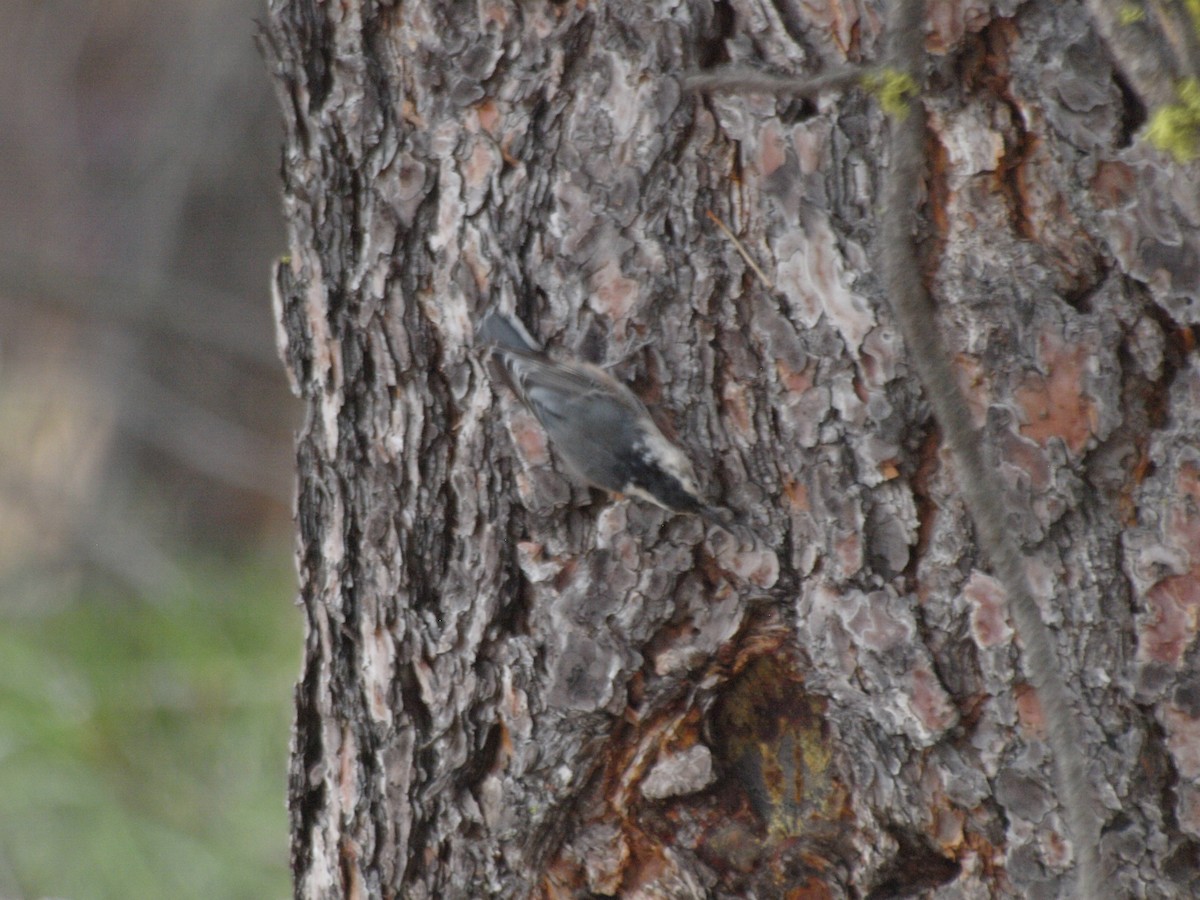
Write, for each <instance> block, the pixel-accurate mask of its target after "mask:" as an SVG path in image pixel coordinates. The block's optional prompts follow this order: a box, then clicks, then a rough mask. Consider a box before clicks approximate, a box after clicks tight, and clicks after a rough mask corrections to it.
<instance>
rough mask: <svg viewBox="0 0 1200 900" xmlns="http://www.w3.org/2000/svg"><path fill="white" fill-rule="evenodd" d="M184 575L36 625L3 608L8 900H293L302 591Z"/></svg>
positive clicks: (232, 570)
mask: <svg viewBox="0 0 1200 900" xmlns="http://www.w3.org/2000/svg"><path fill="white" fill-rule="evenodd" d="M188 577H189V584H188V585H186V586H177V587H175V588H170V587H168V588H166V589H165V590H164V592H163V595H162V596H159V597H154V598H151V599H147V598H144V597H134V596H122V595H120V594H119V593H117V592H116V591H113V590H111V589H109V590H102V591H96V592H89V593H88V594H87V596H83V597H79V598H78V599H77V601H76V602H72V603H68V604H64V605H63V607H62V608H61V609H59V610H56V611H55V612H53V613H51V614H47V615H44V616H30V615H29V614H28V613H26V614H24V615H22V616H20V617H15V616H6V613H5V609H4V606H3V604H2V602H0V897H4V898H6V900H8V898H21V897H30V898H33V897H42V896H50V897H62V898H70V900H90V898H107V897H113V898H135V900H136V898H143V897H144V898H160V897H172V898H192V897H195V898H212V897H219V898H231V900H235V898H242V897H245V898H255V900H261V898H273V897H286V896H289V895H290V893H291V889H290V884H289V880H288V872H287V865H286V863H287V817H286V813H285V809H284V796H285V771H286V764H287V737H288V726H289V722H290V719H291V685H292V682H293V681H294V679H295V676H296V673H297V671H298V668H299V661H300V648H301V617H300V614H299V612H298V611H297V610H296V609H295V608H294V607H293V605H292V602H291V598H292V596H293V595H294V582H295V578H294V575H293V574H292V572H291V569H290V564H289V562H288V560H287V559H286V558H284V559H279V558H276V559H274V560H272V561H270V562H263V561H261V560H251V561H248V562H245V563H240V564H231V563H229V562H225V563H222V564H213V563H209V564H204V565H195V566H193V567H192V568H191V569H190V571H189V572H188Z"/></svg>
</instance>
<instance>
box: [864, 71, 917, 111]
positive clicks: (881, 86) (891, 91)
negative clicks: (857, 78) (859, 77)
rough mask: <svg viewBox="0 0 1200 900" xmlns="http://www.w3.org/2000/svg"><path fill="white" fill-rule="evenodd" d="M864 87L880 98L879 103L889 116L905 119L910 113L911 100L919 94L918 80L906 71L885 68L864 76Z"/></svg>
mask: <svg viewBox="0 0 1200 900" xmlns="http://www.w3.org/2000/svg"><path fill="white" fill-rule="evenodd" d="M863 87H865V88H866V89H867V90H868V91H870V92H871V93H872V94H874V95H875V96H876V97H877V98H879V105H880V106H882V107H883V111H884V112H885V113H887V114H888V115H889V116H895V117H896V118H898V119H903V118H904V117H905V116H907V115H908V104H909V101H910V100H911V99H912V98H913V97H915V96H917V82H916V81H915V80H914V79H913V77H912V76H911V75H909V74H907V73H906V72H898V71H897V70H895V69H884V70H883V71H880V72H873V73H871V74H870V75H867V76H865V77H864V78H863Z"/></svg>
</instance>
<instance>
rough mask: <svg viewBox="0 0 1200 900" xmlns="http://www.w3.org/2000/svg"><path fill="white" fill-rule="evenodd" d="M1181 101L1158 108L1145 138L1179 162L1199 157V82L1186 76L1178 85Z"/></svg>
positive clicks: (1151, 117) (1176, 92)
mask: <svg viewBox="0 0 1200 900" xmlns="http://www.w3.org/2000/svg"><path fill="white" fill-rule="evenodd" d="M1175 95H1176V96H1177V97H1178V98H1179V102H1178V103H1172V104H1169V105H1168V106H1163V107H1160V108H1159V109H1156V110H1155V111H1154V113H1153V114H1152V115H1151V116H1150V122H1149V123H1148V124H1147V126H1146V140H1148V141H1149V142H1150V143H1151V144H1152V145H1154V146H1155V147H1157V148H1158V149H1159V150H1165V151H1166V152H1168V153H1170V154H1171V156H1173V157H1174V158H1175V161H1176V162H1179V163H1186V162H1190V161H1191V160H1193V159H1195V158H1196V150H1197V141H1198V140H1200V81H1197V79H1196V78H1185V79H1184V80H1183V81H1181V82H1180V83H1179V84H1178V86H1177V87H1176V88H1175Z"/></svg>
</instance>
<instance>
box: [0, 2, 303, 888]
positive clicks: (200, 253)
mask: <svg viewBox="0 0 1200 900" xmlns="http://www.w3.org/2000/svg"><path fill="white" fill-rule="evenodd" d="M260 13H261V6H260V4H259V3H258V2H257V0H207V2H201V3H185V2H181V0H168V2H165V3H163V2H150V0H134V2H129V3H122V4H104V3H87V2H81V0H68V2H63V3H53V4H47V3H40V2H35V0H14V2H12V3H8V4H6V5H5V23H6V27H5V29H4V30H3V32H2V33H0V77H2V78H3V79H4V84H5V85H6V88H5V90H4V91H3V92H0V121H3V122H4V123H5V127H4V128H3V129H0V631H2V632H3V633H4V639H3V642H2V644H3V646H0V657H3V659H4V660H5V662H4V663H3V664H0V761H2V762H3V771H4V774H3V776H0V796H2V797H3V798H4V799H3V800H2V801H0V896H6V897H8V896H43V895H54V896H72V897H81V898H82V897H88V896H100V895H113V896H115V895H121V896H182V897H188V896H196V897H200V896H222V897H242V896H244V897H262V896H283V895H285V894H286V893H287V890H288V889H287V875H286V867H285V846H286V837H285V835H286V826H285V820H284V815H283V810H282V804H281V802H280V791H281V786H282V783H283V762H284V758H285V750H286V721H287V715H288V707H287V696H288V688H289V682H290V680H291V676H292V673H293V671H294V668H295V654H296V644H297V640H298V638H297V635H296V632H297V630H298V622H297V621H296V619H297V617H296V615H295V613H294V611H293V610H292V609H291V608H290V600H291V595H292V593H293V591H294V588H293V585H292V581H293V578H292V576H291V575H290V574H289V572H288V569H289V568H290V565H289V563H288V557H289V555H290V540H289V535H288V522H289V517H290V505H291V499H290V498H291V494H292V488H291V485H292V479H293V476H292V456H293V454H292V450H291V444H292V438H291V434H292V430H293V427H294V421H293V420H294V417H295V414H296V408H295V405H294V403H293V402H292V400H291V398H290V396H289V394H288V393H287V389H286V384H285V381H284V378H283V375H282V371H281V369H280V367H279V364H278V362H277V360H276V357H275V353H274V350H273V344H274V339H273V333H272V325H271V322H270V312H269V310H270V306H269V302H268V299H267V292H266V290H265V288H266V284H267V273H268V269H269V263H270V260H271V259H272V258H273V257H274V256H276V255H277V254H278V253H279V252H280V249H281V248H282V245H283V234H282V228H281V226H280V221H279V219H280V215H279V199H278V183H277V177H276V169H277V160H278V152H279V151H278V147H279V134H278V131H279V129H278V123H277V119H278V116H277V113H276V111H275V109H274V105H273V101H272V98H271V96H270V92H269V88H268V86H267V83H266V78H265V77H264V72H263V66H262V61H261V59H260V57H259V56H258V53H257V51H256V49H255V47H254V43H253V34H254V17H255V16H256V15H258V14H260ZM250 685H252V686H253V687H252V688H248V686H250ZM65 686H69V687H65ZM85 822H86V823H91V824H90V825H89V827H87V828H86V829H83V828H81V823H85ZM18 825H19V826H20V827H19V828H18V827H17V826H18ZM68 850H69V852H68Z"/></svg>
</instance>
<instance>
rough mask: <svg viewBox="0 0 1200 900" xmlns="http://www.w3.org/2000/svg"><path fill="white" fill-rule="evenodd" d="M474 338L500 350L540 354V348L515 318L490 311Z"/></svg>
mask: <svg viewBox="0 0 1200 900" xmlns="http://www.w3.org/2000/svg"><path fill="white" fill-rule="evenodd" d="M475 333H476V336H477V337H478V338H479V340H481V341H483V342H484V343H486V344H491V345H492V346H493V347H496V348H498V349H501V350H514V351H516V352H518V353H541V352H542V348H541V346H540V345H539V344H538V342H537V341H535V340H534V339H533V336H532V335H531V334H530V333H529V331H528V330H527V329H526V328H525V326H524V325H522V324H521V321H520V320H519V319H517V318H516V317H515V316H511V315H508V314H506V313H502V312H500V311H499V310H495V309H493V310H491V311H490V312H489V313H488V314H487V315H486V316H484V317H483V321H482V322H480V323H479V328H478V329H476V332H475Z"/></svg>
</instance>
